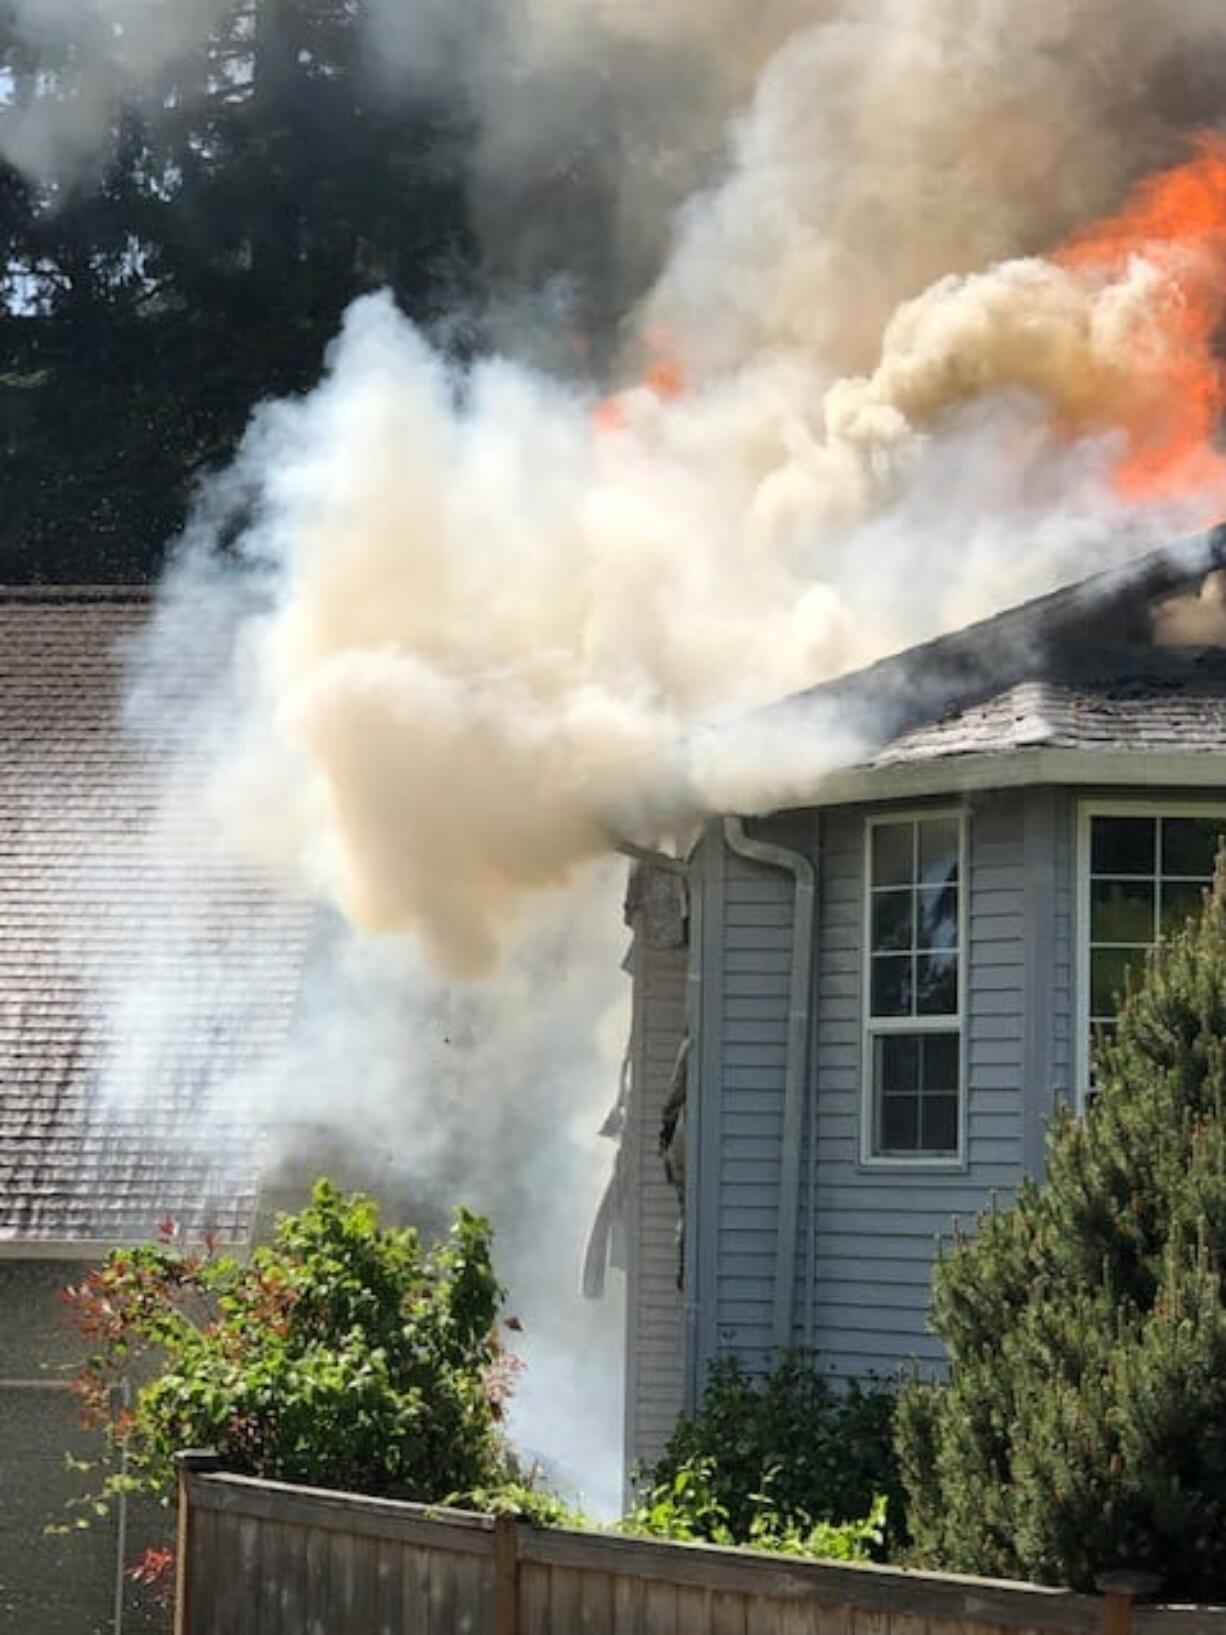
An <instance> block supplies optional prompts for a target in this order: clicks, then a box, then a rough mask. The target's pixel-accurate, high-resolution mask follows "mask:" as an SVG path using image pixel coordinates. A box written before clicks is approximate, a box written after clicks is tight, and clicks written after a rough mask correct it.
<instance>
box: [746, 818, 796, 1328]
mask: <svg viewBox="0 0 1226 1635" xmlns="http://www.w3.org/2000/svg"><path fill="white" fill-rule="evenodd" d="M724 839H725V840H726V841H727V844H728V847H729V850H731V851H733V852H735V853H736V855H737V856H738V857H744V858H747V859H748V860H749V861H750V862H754V863H764V864H766V866H767V867H768V868H778V869H783V870H784V871H785V872H786V873H788V874H790V875H791V876H792V878H793V880H794V881H795V897H794V902H793V915H792V979H791V990H790V996H789V1001H788V1036H787V1055H786V1061H785V1067H784V1080H783V1151H782V1154H781V1157H780V1161H779V1163H780V1168H779V1218H778V1229H777V1233H776V1241H775V1310H774V1325H773V1339H774V1345H775V1349H776V1350H777V1351H785V1350H787V1349H788V1347H789V1346H791V1344H792V1340H793V1319H794V1310H795V1304H796V1240H797V1235H798V1232H799V1228H800V1171H801V1157H802V1147H803V1145H804V1143H803V1135H804V1114H805V1088H806V1083H807V1079H808V1066H809V1018H810V1013H811V1009H812V987H813V925H814V917H815V912H816V900H817V871H816V869H815V868H814V865H813V861H812V860H811V859H810V858H808V857H806V856H805V855H804V854H803V853H802V852H798V851H794V850H793V849H792V848H791V847H790V846H779V845H775V844H773V843H771V842H768V841H765V840H752V839H751V838H750V837H749V836H748V835H747V834H746V832H745V824H744V821H743V819H741V818H738V817H727V818H725V819H724ZM810 1133H811V1135H812V1134H813V1133H814V1132H813V1131H811V1132H810ZM815 1156H816V1143H814V1151H813V1152H812V1153H811V1154H810V1163H811V1166H812V1163H813V1160H814V1159H815ZM809 1213H810V1235H812V1230H813V1228H812V1215H813V1202H812V1198H810V1208H809Z"/></svg>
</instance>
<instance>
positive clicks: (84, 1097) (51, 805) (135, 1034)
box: [0, 588, 309, 1244]
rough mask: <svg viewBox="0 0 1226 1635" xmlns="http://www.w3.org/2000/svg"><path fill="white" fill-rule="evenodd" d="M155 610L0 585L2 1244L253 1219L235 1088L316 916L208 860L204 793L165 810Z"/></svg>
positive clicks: (252, 1164) (274, 1017) (284, 1006)
mask: <svg viewBox="0 0 1226 1635" xmlns="http://www.w3.org/2000/svg"><path fill="white" fill-rule="evenodd" d="M148 615H149V602H148V599H147V597H146V596H145V595H143V594H142V593H140V592H132V591H123V592H115V591H107V590H97V589H92V588H86V589H80V590H68V591H10V590H4V589H0V1240H6V1239H7V1240H13V1239H22V1240H30V1241H32V1242H34V1243H43V1244H50V1243H61V1242H63V1243H67V1242H81V1243H82V1244H86V1243H88V1242H90V1241H94V1242H116V1241H123V1240H125V1239H130V1238H133V1237H141V1236H146V1235H148V1234H149V1233H151V1232H152V1231H153V1230H154V1229H155V1228H156V1225H157V1223H158V1222H159V1220H161V1219H162V1218H163V1217H164V1216H167V1215H169V1216H172V1217H174V1218H175V1219H176V1220H177V1221H178V1222H179V1224H180V1226H181V1227H182V1228H183V1229H184V1230H185V1231H186V1232H188V1233H189V1234H192V1235H195V1234H199V1233H202V1232H204V1231H213V1232H215V1233H216V1234H217V1236H218V1238H219V1239H220V1240H222V1241H229V1242H241V1241H243V1240H245V1238H246V1237H247V1236H248V1234H249V1232H250V1228H251V1223H252V1213H253V1208H254V1203H255V1194H256V1185H257V1179H258V1176H257V1155H256V1143H255V1141H254V1138H253V1130H252V1128H251V1127H250V1125H249V1123H248V1121H247V1120H246V1119H245V1118H244V1117H243V1116H242V1115H241V1114H240V1113H239V1112H238V1111H237V1108H238V1107H239V1105H240V1102H239V1100H238V1098H232V1097H229V1096H227V1097H223V1096H222V1094H221V1091H222V1088H223V1085H224V1084H225V1083H226V1082H228V1081H229V1080H230V1079H231V1078H232V1077H233V1076H234V1075H235V1074H249V1073H251V1072H253V1071H254V1070H255V1069H256V1067H257V1066H258V1064H259V1062H260V1061H261V1060H263V1059H265V1058H266V1056H267V1055H268V1053H269V1052H270V1051H271V1050H273V1049H274V1048H275V1047H276V1045H277V1044H278V1043H279V1042H280V1040H281V1039H282V1037H283V1036H284V1034H285V1031H286V1029H287V1027H288V1025H289V1021H290V1018H291V1014H292V1010H293V1007H294V1004H295V1000H296V995H297V990H298V984H299V979H300V973H301V970H302V964H303V959H304V955H305V946H306V940H307V936H308V931H309V913H308V911H307V910H306V908H305V907H304V906H302V905H300V904H292V903H287V902H282V901H280V900H278V899H276V898H274V897H272V896H271V895H270V894H269V892H268V891H267V889H266V887H265V886H264V885H263V884H262V882H261V881H259V880H257V879H256V878H255V877H254V876H251V875H249V874H245V873H244V872H243V871H242V870H241V869H239V868H237V867H236V866H234V865H232V864H223V863H221V862H219V861H218V860H217V859H216V858H215V857H214V856H212V855H211V853H210V851H209V848H208V847H207V846H206V845H203V844H201V843H200V842H201V840H202V835H203V828H202V825H203V821H204V820H203V818H202V817H201V815H200V813H199V809H198V806H197V807H195V811H194V815H193V803H192V802H191V801H188V802H186V803H185V804H181V805H180V806H179V807H178V808H177V809H176V811H175V815H174V816H173V817H172V818H170V819H169V820H168V819H167V818H166V816H165V812H164V809H163V807H162V805H161V795H162V788H163V774H164V770H165V756H166V754H167V748H168V745H167V742H166V740H165V739H160V740H159V741H158V742H156V743H154V742H151V741H148V740H142V738H141V737H140V735H138V734H136V733H132V732H128V733H125V732H124V731H123V730H122V729H121V726H120V705H121V697H122V684H123V673H124V663H125V656H126V653H127V650H128V644H129V643H130V642H131V640H132V638H134V637H135V636H136V635H137V633H138V632H139V631H140V629H141V627H142V626H143V625H144V623H145V621H146V619H147V618H148ZM181 679H182V678H179V680H180V682H181ZM167 823H169V828H167V827H166V825H167Z"/></svg>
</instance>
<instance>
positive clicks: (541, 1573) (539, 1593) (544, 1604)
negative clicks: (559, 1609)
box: [519, 1563, 621, 1635]
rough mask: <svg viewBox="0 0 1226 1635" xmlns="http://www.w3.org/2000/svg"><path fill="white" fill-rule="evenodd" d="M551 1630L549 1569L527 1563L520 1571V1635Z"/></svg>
mask: <svg viewBox="0 0 1226 1635" xmlns="http://www.w3.org/2000/svg"><path fill="white" fill-rule="evenodd" d="M549 1629H550V1625H549V1568H548V1567H540V1566H533V1565H531V1564H528V1563H525V1564H523V1565H521V1567H520V1569H519V1635H549ZM618 1635H621V1632H620V1631H619V1632H618Z"/></svg>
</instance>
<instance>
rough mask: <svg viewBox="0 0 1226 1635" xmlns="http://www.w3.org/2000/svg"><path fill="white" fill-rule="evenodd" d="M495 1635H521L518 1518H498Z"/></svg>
mask: <svg viewBox="0 0 1226 1635" xmlns="http://www.w3.org/2000/svg"><path fill="white" fill-rule="evenodd" d="M175 1635H179V1632H178V1630H176V1631H175ZM494 1635H519V1528H518V1526H517V1524H516V1521H515V1517H514V1516H495V1518H494Z"/></svg>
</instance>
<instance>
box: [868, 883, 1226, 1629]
mask: <svg viewBox="0 0 1226 1635" xmlns="http://www.w3.org/2000/svg"><path fill="white" fill-rule="evenodd" d="M1098 1068H1099V1075H1098V1077H1099V1095H1098V1098H1097V1101H1096V1103H1095V1105H1094V1106H1093V1107H1092V1109H1091V1110H1090V1111H1089V1112H1088V1113H1087V1115H1086V1117H1085V1118H1084V1120H1077V1119H1075V1118H1073V1117H1072V1116H1071V1115H1070V1114H1068V1113H1064V1114H1063V1115H1062V1116H1061V1117H1059V1118H1058V1119H1057V1120H1056V1121H1055V1124H1054V1127H1053V1129H1052V1131H1051V1134H1050V1137H1049V1144H1048V1155H1047V1172H1046V1180H1045V1181H1044V1183H1043V1184H1042V1185H1030V1184H1028V1185H1026V1186H1024V1187H1023V1188H1022V1189H1021V1191H1020V1193H1019V1195H1018V1197H1017V1200H1016V1203H1015V1205H1014V1206H1013V1207H1012V1208H1010V1209H1007V1210H1000V1211H997V1212H994V1213H991V1214H989V1215H988V1216H987V1217H986V1218H985V1219H984V1220H982V1221H981V1222H980V1224H979V1228H978V1232H977V1234H976V1236H975V1237H974V1239H973V1240H971V1241H963V1242H960V1243H959V1244H958V1245H957V1246H956V1248H955V1250H954V1252H953V1253H952V1254H951V1255H950V1256H949V1257H948V1259H947V1260H946V1261H945V1263H944V1264H943V1266H941V1267H939V1268H938V1271H937V1275H936V1279H935V1297H934V1305H933V1321H934V1325H935V1327H936V1329H937V1331H938V1332H939V1333H940V1334H941V1335H942V1336H943V1338H944V1340H945V1342H946V1345H947V1346H948V1349H949V1356H950V1373H949V1382H948V1385H947V1386H935V1385H928V1386H924V1385H918V1384H917V1385H913V1386H910V1387H908V1388H907V1389H906V1390H905V1391H904V1393H903V1395H902V1398H901V1402H900V1407H899V1448H900V1453H901V1457H902V1464H903V1475H904V1479H905V1482H906V1486H907V1490H908V1493H909V1500H910V1502H909V1510H908V1523H909V1526H910V1529H911V1532H912V1534H913V1537H914V1540H915V1547H916V1555H917V1558H918V1559H919V1560H920V1561H921V1562H922V1563H924V1564H927V1565H931V1566H937V1567H943V1568H948V1569H954V1570H960V1571H968V1572H979V1573H993V1574H1003V1575H1006V1576H1016V1577H1028V1578H1034V1579H1038V1580H1040V1581H1042V1582H1050V1583H1063V1584H1068V1585H1071V1586H1073V1587H1076V1588H1081V1589H1089V1588H1091V1587H1092V1585H1093V1582H1094V1579H1095V1576H1096V1575H1097V1574H1098V1573H1100V1572H1102V1571H1105V1570H1109V1569H1111V1568H1119V1567H1130V1568H1140V1569H1148V1570H1151V1571H1155V1572H1158V1573H1160V1574H1162V1575H1164V1579H1165V1590H1166V1593H1168V1594H1170V1595H1173V1596H1175V1597H1187V1598H1194V1599H1195V1598H1199V1599H1206V1598H1209V1599H1221V1598H1223V1597H1224V1596H1226V1307H1224V1305H1223V1298H1222V1281H1221V1271H1222V1263H1223V1254H1224V1252H1226V1119H1224V1116H1223V1115H1224V1110H1226V901H1224V897H1223V883H1222V880H1221V878H1219V881H1218V885H1217V887H1216V888H1215V891H1214V893H1213V895H1212V898H1211V899H1210V901H1209V903H1208V905H1207V907H1206V910H1205V913H1204V915H1203V917H1202V918H1201V919H1200V920H1199V921H1196V922H1193V923H1192V924H1191V925H1190V926H1189V927H1188V928H1187V929H1186V930H1185V931H1184V932H1183V933H1182V934H1180V935H1178V936H1176V937H1175V938H1173V939H1172V940H1171V941H1169V942H1168V943H1167V944H1166V945H1165V946H1164V947H1163V948H1162V949H1160V950H1159V951H1158V953H1157V954H1156V955H1155V957H1154V959H1153V961H1152V962H1151V965H1150V968H1149V971H1148V973H1147V976H1146V979H1145V981H1144V982H1143V983H1142V984H1141V986H1140V987H1139V988H1138V989H1137V990H1136V991H1135V992H1133V993H1131V994H1130V995H1129V996H1128V998H1127V1000H1126V1002H1125V1004H1124V1007H1123V1011H1122V1014H1121V1017H1120V1021H1119V1025H1118V1029H1117V1033H1116V1036H1115V1038H1114V1040H1112V1041H1111V1042H1110V1043H1108V1044H1107V1045H1106V1046H1105V1047H1104V1048H1103V1049H1102V1050H1101V1051H1100V1054H1099V1058H1098Z"/></svg>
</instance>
